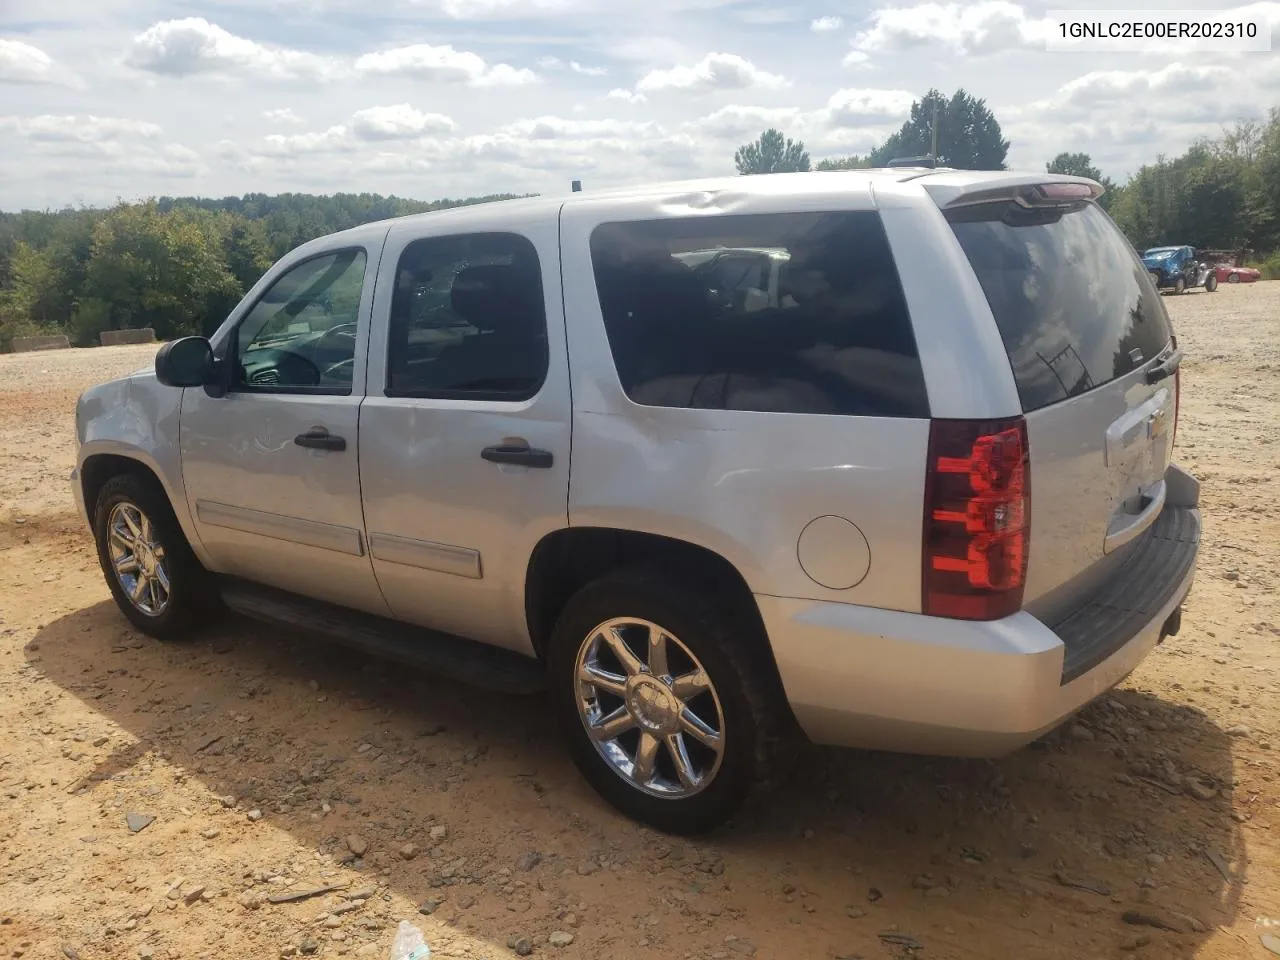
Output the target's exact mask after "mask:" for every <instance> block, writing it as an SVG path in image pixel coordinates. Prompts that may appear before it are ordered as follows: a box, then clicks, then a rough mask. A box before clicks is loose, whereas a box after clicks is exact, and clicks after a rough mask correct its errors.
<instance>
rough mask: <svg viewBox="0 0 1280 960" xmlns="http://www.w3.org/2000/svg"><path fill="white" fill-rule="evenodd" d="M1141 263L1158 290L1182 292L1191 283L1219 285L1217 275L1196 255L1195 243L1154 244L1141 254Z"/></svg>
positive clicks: (1207, 288)
mask: <svg viewBox="0 0 1280 960" xmlns="http://www.w3.org/2000/svg"><path fill="white" fill-rule="evenodd" d="M1142 265H1143V266H1144V267H1146V268H1147V272H1148V273H1149V274H1151V282H1152V283H1154V284H1155V285H1156V289H1157V290H1172V291H1173V292H1174V293H1182V291H1184V290H1186V289H1187V288H1188V287H1204V289H1205V291H1206V292H1208V293H1213V291H1215V290H1217V289H1218V275H1217V273H1216V272H1215V271H1214V270H1213V268H1212V267H1211V266H1210V265H1209V264H1207V263H1201V262H1200V261H1199V260H1197V259H1196V248H1195V247H1186V246H1183V247H1152V248H1151V249H1150V250H1147V251H1145V252H1144V253H1143V254H1142Z"/></svg>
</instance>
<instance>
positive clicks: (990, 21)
mask: <svg viewBox="0 0 1280 960" xmlns="http://www.w3.org/2000/svg"><path fill="white" fill-rule="evenodd" d="M869 19H870V21H871V26H870V27H869V28H868V29H866V30H863V31H862V32H860V33H859V34H858V35H857V37H856V38H855V39H854V41H853V46H854V50H855V51H857V52H861V53H866V54H890V53H905V52H910V51H913V50H916V49H918V48H920V47H924V46H940V47H945V48H948V49H950V50H952V51H953V52H955V53H957V54H959V55H962V56H980V55H984V54H992V53H998V52H1000V51H1002V50H1007V49H1012V48H1018V47H1037V48H1039V49H1040V50H1043V49H1044V43H1045V40H1046V39H1047V38H1048V31H1049V23H1048V21H1047V20H1043V19H1035V18H1032V17H1029V16H1027V14H1026V12H1025V11H1024V10H1023V9H1022V7H1020V6H1018V4H1016V3H1010V2H1008V0H979V2H978V3H972V4H961V3H920V4H915V5H914V6H908V7H881V8H880V9H878V10H876V11H874V12H873V13H872V14H871V16H870V18H869ZM846 62H848V58H846Z"/></svg>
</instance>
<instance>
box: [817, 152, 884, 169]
mask: <svg viewBox="0 0 1280 960" xmlns="http://www.w3.org/2000/svg"><path fill="white" fill-rule="evenodd" d="M869 166H871V158H870V157H864V156H859V155H858V154H856V153H855V154H852V155H850V156H847V157H827V159H825V160H819V161H818V165H817V166H816V167H814V169H815V170H865V169H866V168H867V167H869Z"/></svg>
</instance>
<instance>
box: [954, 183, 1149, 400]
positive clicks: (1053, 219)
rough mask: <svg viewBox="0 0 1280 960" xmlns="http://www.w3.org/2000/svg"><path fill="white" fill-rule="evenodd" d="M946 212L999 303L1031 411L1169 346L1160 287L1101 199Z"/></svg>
mask: <svg viewBox="0 0 1280 960" xmlns="http://www.w3.org/2000/svg"><path fill="white" fill-rule="evenodd" d="M947 219H948V220H949V221H950V223H951V229H952V230H954V231H955V235H956V238H957V239H958V240H959V241H960V246H961V247H963V248H964V252H965V255H966V256H967V257H968V258H969V263H970V264H971V265H972V266H973V270H974V273H976V274H977V276H978V282H979V283H980V284H982V289H983V292H984V293H986V295H987V302H988V303H990V304H991V312H992V313H993V314H994V315H995V318H996V324H997V326H999V328H1000V336H1001V338H1002V339H1003V340H1004V347H1005V350H1006V352H1007V353H1008V354H1009V362H1010V364H1011V365H1012V367H1013V375H1014V379H1015V380H1016V381H1017V384H1018V395H1019V397H1020V398H1021V400H1022V409H1023V410H1024V411H1027V412H1030V411H1032V410H1038V409H1040V408H1041V407H1046V406H1048V405H1049V404H1052V403H1057V402H1058V401H1060V400H1065V399H1067V398H1069V397H1074V396H1077V395H1079V394H1081V393H1085V392H1086V391H1088V390H1092V389H1093V388H1094V387H1099V386H1102V385H1103V384H1104V383H1108V382H1110V381H1111V380H1114V379H1116V378H1117V377H1122V376H1124V375H1125V374H1127V373H1130V372H1131V371H1133V370H1135V369H1137V368H1138V367H1141V366H1142V365H1143V364H1144V363H1146V362H1147V361H1148V360H1150V359H1151V358H1152V357H1154V356H1156V355H1157V354H1158V353H1160V351H1162V350H1163V349H1164V348H1165V346H1166V345H1167V344H1168V342H1169V333H1170V331H1169V323H1168V320H1167V318H1166V316H1165V312H1164V307H1163V306H1162V305H1161V303H1160V299H1159V294H1157V293H1156V291H1155V288H1154V287H1153V286H1152V284H1151V281H1150V278H1149V277H1148V276H1147V274H1146V271H1145V270H1144V269H1143V267H1142V264H1141V263H1140V262H1139V261H1138V259H1137V258H1136V257H1135V256H1134V254H1133V250H1132V249H1131V248H1130V246H1129V244H1128V242H1127V241H1126V240H1125V238H1124V236H1123V235H1122V234H1121V233H1120V231H1119V230H1118V229H1117V228H1116V226H1115V225H1114V224H1113V223H1112V222H1111V221H1110V220H1109V219H1108V218H1107V215H1106V214H1104V213H1103V212H1102V211H1101V210H1099V209H1098V208H1097V207H1096V206H1095V205H1093V204H1092V203H1086V204H1084V205H1082V206H1081V207H1079V208H1077V209H1075V210H1072V211H1069V212H1065V213H1064V212H1063V211H1062V210H1046V209H1038V210H1037V209H1032V210H1028V209H1026V208H1024V207H1020V206H1018V205H1016V204H1014V203H1012V202H1000V203H988V204H978V205H975V206H972V207H965V208H961V209H959V210H957V211H954V212H952V213H950V214H948V217H947Z"/></svg>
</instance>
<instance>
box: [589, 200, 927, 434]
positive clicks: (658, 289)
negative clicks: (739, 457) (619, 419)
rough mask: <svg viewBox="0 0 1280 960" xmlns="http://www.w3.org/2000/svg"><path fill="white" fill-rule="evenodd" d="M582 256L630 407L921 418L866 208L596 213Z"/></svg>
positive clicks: (914, 378)
mask: <svg viewBox="0 0 1280 960" xmlns="http://www.w3.org/2000/svg"><path fill="white" fill-rule="evenodd" d="M591 258H592V264H593V266H594V269H595V278H596V289H597V291H598V293H599V296H600V306H601V310H602V311H603V313H604V322H605V328H606V330H607V332H608V337H609V346H610V348H611V349H612V351H613V358H614V362H615V364H616V366H617V370H618V376H619V379H620V380H621V382H622V388H623V390H625V391H626V394H627V396H628V397H630V398H631V400H633V401H634V402H636V403H640V404H645V405H648V406H660V407H697V408H703V409H718V410H754V411H766V412H778V413H822V414H844V415H854V416H878V417H927V416H929V403H928V399H927V397H926V394H925V387H924V375H923V373H922V371H921V368H920V358H919V355H918V354H917V352H916V343H915V338H914V336H913V334H912V330H911V321H910V317H909V315H908V313H907V305H906V302H905V300H904V299H903V295H902V287H901V284H900V283H899V281H898V271H897V269H896V268H895V267H894V262H893V254H892V253H891V252H890V249H889V242H888V239H887V238H886V237H885V233H884V227H883V226H882V224H881V223H880V216H879V214H877V213H875V212H870V211H867V212H862V211H858V212H845V213H788V214H764V215H749V216H729V217H696V218H685V219H678V220H652V221H640V222H631V223H607V224H602V225H601V226H599V227H597V228H596V229H595V230H594V231H593V233H592V235H591Z"/></svg>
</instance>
